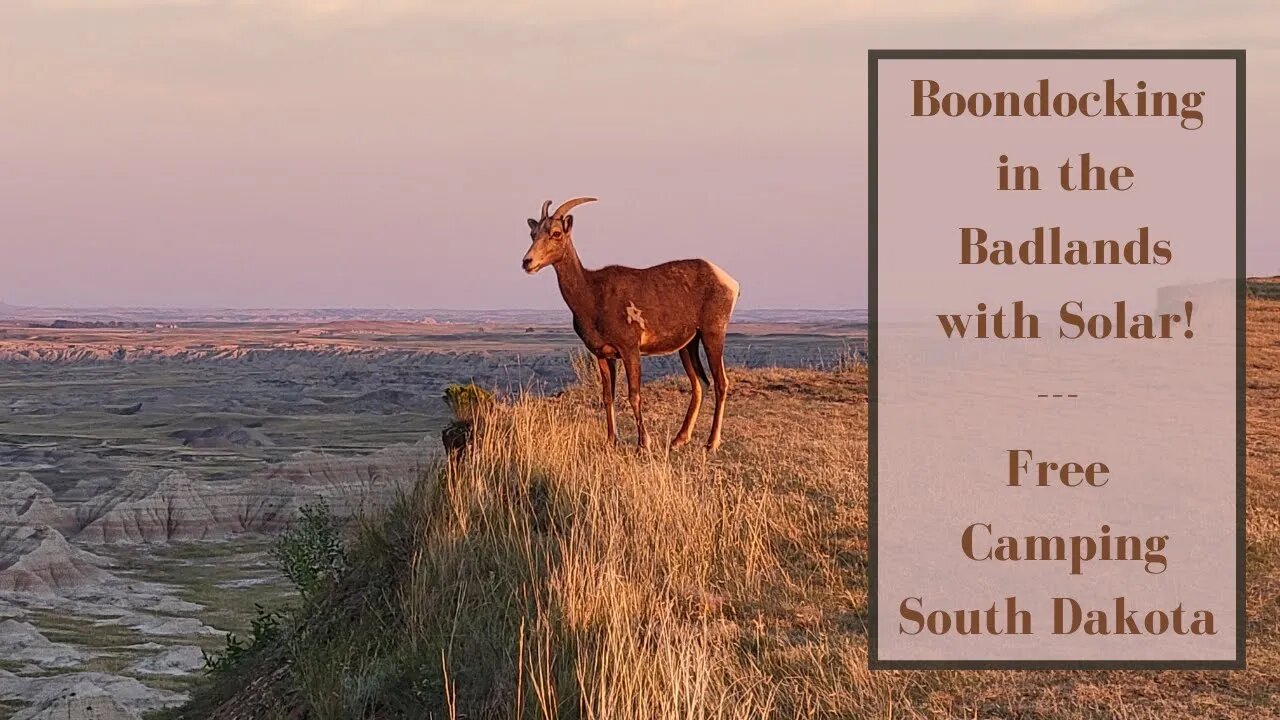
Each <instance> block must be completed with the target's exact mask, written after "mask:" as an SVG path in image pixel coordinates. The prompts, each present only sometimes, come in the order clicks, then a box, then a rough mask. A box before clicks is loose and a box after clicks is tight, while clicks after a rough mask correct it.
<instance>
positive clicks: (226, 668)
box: [204, 605, 289, 673]
mask: <svg viewBox="0 0 1280 720" xmlns="http://www.w3.org/2000/svg"><path fill="white" fill-rule="evenodd" d="M254 607H255V608H257V610H258V615H257V617H255V618H254V619H253V620H251V621H250V623H249V634H248V636H247V637H241V636H239V635H236V634H235V633H227V646H226V647H225V648H224V649H223V650H222V652H220V653H213V654H210V653H208V652H205V653H204V667H205V669H206V670H208V671H209V672H212V673H228V672H231V671H232V670H235V669H237V668H239V667H240V666H241V664H243V663H244V662H245V660H247V659H248V658H251V657H253V656H255V655H256V654H257V653H258V652H260V651H262V650H264V649H266V648H268V647H271V646H272V645H274V644H275V643H276V641H278V640H279V639H280V634H281V628H280V625H281V623H282V622H285V621H287V620H288V618H289V615H288V613H287V612H285V611H283V610H267V609H266V608H264V607H262V606H261V605H254Z"/></svg>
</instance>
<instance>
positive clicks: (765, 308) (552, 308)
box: [0, 299, 867, 313]
mask: <svg viewBox="0 0 1280 720" xmlns="http://www.w3.org/2000/svg"><path fill="white" fill-rule="evenodd" d="M0 308H15V309H21V310H74V311H78V312H87V311H95V310H130V311H142V310H162V311H166V312H176V311H183V310H187V311H198V312H210V311H218V310H230V311H235V312H253V311H282V312H321V311H326V310H343V311H351V312H359V311H362V310H374V311H384V312H430V311H435V312H564V313H568V312H569V308H567V307H565V306H564V305H563V304H560V305H548V306H546V307H514V306H493V307H446V306H438V307H425V306H424V307H411V306H407V305H314V306H307V305H30V304H26V303H15V302H9V301H7V300H4V299H0ZM866 310H867V307H865V306H864V307H858V306H852V305H851V306H847V307H806V306H800V305H797V306H787V305H760V306H752V305H740V306H739V307H737V308H736V310H735V312H771V311H779V312H857V311H862V312H865V311H866Z"/></svg>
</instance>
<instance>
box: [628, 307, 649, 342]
mask: <svg viewBox="0 0 1280 720" xmlns="http://www.w3.org/2000/svg"><path fill="white" fill-rule="evenodd" d="M631 323H635V324H637V325H639V326H640V332H641V333H642V334H643V332H644V331H645V330H647V329H648V328H646V327H645V326H644V316H643V315H641V314H640V308H638V307H636V304H635V302H634V301H633V302H629V303H627V324H628V325H630V324H631Z"/></svg>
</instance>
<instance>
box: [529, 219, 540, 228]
mask: <svg viewBox="0 0 1280 720" xmlns="http://www.w3.org/2000/svg"><path fill="white" fill-rule="evenodd" d="M529 229H530V230H537V229H538V221H537V220H534V219H533V218H529Z"/></svg>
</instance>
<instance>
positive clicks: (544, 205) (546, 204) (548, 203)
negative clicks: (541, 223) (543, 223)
mask: <svg viewBox="0 0 1280 720" xmlns="http://www.w3.org/2000/svg"><path fill="white" fill-rule="evenodd" d="M549 207H551V201H550V200H548V201H546V202H544V203H542V219H543V220H546V219H547V208H549Z"/></svg>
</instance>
